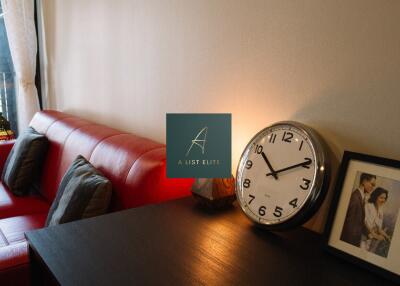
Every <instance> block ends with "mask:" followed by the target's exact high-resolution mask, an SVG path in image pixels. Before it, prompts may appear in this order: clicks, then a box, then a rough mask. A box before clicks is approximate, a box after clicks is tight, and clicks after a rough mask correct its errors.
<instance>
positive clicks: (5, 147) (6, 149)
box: [0, 140, 15, 175]
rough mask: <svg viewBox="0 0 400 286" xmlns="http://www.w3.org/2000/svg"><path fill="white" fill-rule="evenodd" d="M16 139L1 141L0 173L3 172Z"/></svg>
mask: <svg viewBox="0 0 400 286" xmlns="http://www.w3.org/2000/svg"><path fill="white" fill-rule="evenodd" d="M14 143H15V140H9V141H4V142H0V175H1V174H2V173H3V167H4V164H5V162H6V160H7V157H8V154H10V151H11V149H12V147H13V146H14Z"/></svg>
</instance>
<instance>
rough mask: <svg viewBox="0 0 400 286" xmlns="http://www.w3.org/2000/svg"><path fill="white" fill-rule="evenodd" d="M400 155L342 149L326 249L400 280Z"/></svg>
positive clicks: (327, 230) (326, 232)
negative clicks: (399, 157) (396, 157)
mask: <svg viewBox="0 0 400 286" xmlns="http://www.w3.org/2000/svg"><path fill="white" fill-rule="evenodd" d="M399 209H400V161H396V160H391V159H385V158H380V157H374V156H369V155H364V154H359V153H353V152H344V155H343V160H342V163H341V165H340V169H339V173H338V178H337V181H336V186H335V197H334V198H333V202H332V206H331V210H330V213H329V217H328V221H327V227H326V230H325V236H326V240H327V247H328V250H330V251H331V252H333V253H334V254H337V255H339V256H341V257H343V258H345V259H347V260H349V261H351V262H353V263H356V264H358V265H360V266H362V267H365V268H367V269H369V270H371V271H374V272H377V273H379V274H382V275H384V276H386V277H387V278H390V279H392V280H394V281H397V282H398V283H400V276H399V275H400V260H399V254H400V220H399Z"/></svg>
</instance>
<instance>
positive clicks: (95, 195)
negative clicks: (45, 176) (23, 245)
mask: <svg viewBox="0 0 400 286" xmlns="http://www.w3.org/2000/svg"><path fill="white" fill-rule="evenodd" d="M111 192H112V187H111V182H110V181H109V180H108V179H107V178H106V177H104V176H103V175H102V174H101V173H100V171H98V170H97V169H96V168H95V167H93V166H92V165H91V164H90V163H89V162H88V161H87V160H86V159H85V158H83V157H82V156H80V155H79V156H78V157H77V158H76V159H75V161H74V162H72V165H71V166H70V167H69V169H68V171H67V172H66V173H65V175H64V177H63V179H62V181H61V183H60V186H59V188H58V191H57V195H56V198H55V199H54V201H53V204H52V205H51V208H50V211H49V214H48V216H47V220H46V226H51V225H57V224H62V223H66V222H70V221H74V220H79V219H82V218H89V217H94V216H98V215H101V214H104V213H106V212H107V209H108V205H109V204H110V200H111Z"/></svg>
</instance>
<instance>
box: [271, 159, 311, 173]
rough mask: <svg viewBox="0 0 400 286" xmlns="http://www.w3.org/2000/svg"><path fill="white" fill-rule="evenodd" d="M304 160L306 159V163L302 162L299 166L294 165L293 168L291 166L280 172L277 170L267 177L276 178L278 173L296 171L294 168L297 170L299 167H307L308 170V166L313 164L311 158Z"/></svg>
mask: <svg viewBox="0 0 400 286" xmlns="http://www.w3.org/2000/svg"><path fill="white" fill-rule="evenodd" d="M304 159H305V161H304V162H301V163H299V164H295V165H292V166H289V167H286V168H283V169H280V170H277V171H273V170H271V171H272V172H271V173H268V174H267V176H274V177H275V176H276V174H278V173H281V172H284V171H287V170H290V169H294V168H297V167H306V168H307V166H308V165H310V164H311V163H312V160H311V159H310V158H304Z"/></svg>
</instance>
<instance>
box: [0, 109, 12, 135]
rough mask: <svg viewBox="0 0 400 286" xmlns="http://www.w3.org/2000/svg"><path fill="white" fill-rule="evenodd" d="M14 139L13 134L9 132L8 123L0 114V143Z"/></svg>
mask: <svg viewBox="0 0 400 286" xmlns="http://www.w3.org/2000/svg"><path fill="white" fill-rule="evenodd" d="M11 139H15V136H14V132H13V131H12V130H11V127H10V122H8V121H7V119H5V118H4V116H3V114H2V113H1V112H0V141H6V140H11Z"/></svg>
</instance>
